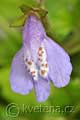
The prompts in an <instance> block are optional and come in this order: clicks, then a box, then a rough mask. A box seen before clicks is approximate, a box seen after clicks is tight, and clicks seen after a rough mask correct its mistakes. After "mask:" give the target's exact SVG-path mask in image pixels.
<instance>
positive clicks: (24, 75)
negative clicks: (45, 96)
mask: <svg viewBox="0 0 80 120" xmlns="http://www.w3.org/2000/svg"><path fill="white" fill-rule="evenodd" d="M10 80H11V88H12V90H13V91H15V92H17V93H20V94H28V93H29V92H30V91H31V90H32V88H33V82H32V78H31V77H30V75H29V73H28V72H27V69H26V67H25V64H24V58H23V48H22V49H21V50H20V51H19V52H18V53H17V54H16V55H15V57H14V59H13V62H12V67H11V74H10Z"/></svg>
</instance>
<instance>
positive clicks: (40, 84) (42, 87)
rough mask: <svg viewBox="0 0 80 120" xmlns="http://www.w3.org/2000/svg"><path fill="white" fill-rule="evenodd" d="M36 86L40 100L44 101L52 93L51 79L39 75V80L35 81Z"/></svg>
mask: <svg viewBox="0 0 80 120" xmlns="http://www.w3.org/2000/svg"><path fill="white" fill-rule="evenodd" d="M34 88H35V93H36V97H37V100H38V102H44V101H45V100H46V99H47V98H48V96H49V94H50V80H45V79H43V78H41V77H39V80H38V81H37V82H34Z"/></svg>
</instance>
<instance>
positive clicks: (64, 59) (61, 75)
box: [44, 37, 72, 88]
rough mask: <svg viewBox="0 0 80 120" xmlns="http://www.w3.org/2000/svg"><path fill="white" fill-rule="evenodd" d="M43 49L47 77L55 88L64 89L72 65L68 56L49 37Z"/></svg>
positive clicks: (68, 79)
mask: <svg viewBox="0 0 80 120" xmlns="http://www.w3.org/2000/svg"><path fill="white" fill-rule="evenodd" d="M46 39H47V40H46V41H45V43H44V44H45V47H46V51H47V55H48V64H49V77H50V79H51V80H52V82H53V83H54V85H55V86H56V87H59V88H60V87H64V86H66V85H67V84H68V83H69V81H70V74H71V72H72V65H71V63H70V58H69V56H68V54H67V53H66V52H65V51H64V50H63V48H61V47H60V46H59V45H58V44H57V43H55V42H54V41H52V40H51V39H50V38H49V37H47V38H46Z"/></svg>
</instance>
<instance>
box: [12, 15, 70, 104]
mask: <svg viewBox="0 0 80 120" xmlns="http://www.w3.org/2000/svg"><path fill="white" fill-rule="evenodd" d="M71 71H72V65H71V63H70V58H69V56H68V54H67V53H66V52H65V51H64V50H63V48H61V47H60V46H59V45H58V44H57V43H55V42H54V41H52V40H51V39H50V38H49V37H48V36H47V35H46V33H45V30H44V27H43V25H42V23H41V21H40V20H39V19H38V18H37V17H36V16H35V15H30V16H28V19H27V21H26V22H25V25H24V27H23V46H22V48H21V49H20V50H19V52H18V53H17V54H16V55H15V57H14V59H13V62H12V68H11V74H10V80H11V88H12V90H13V91H15V92H17V93H20V94H24V95H25V94H28V93H29V92H30V91H31V90H32V88H34V90H35V93H36V97H37V100H38V101H39V102H43V101H45V100H46V99H47V98H48V96H49V94H50V80H52V82H53V83H54V85H55V86H56V87H58V88H60V87H64V86H66V85H68V83H69V81H70V74H71Z"/></svg>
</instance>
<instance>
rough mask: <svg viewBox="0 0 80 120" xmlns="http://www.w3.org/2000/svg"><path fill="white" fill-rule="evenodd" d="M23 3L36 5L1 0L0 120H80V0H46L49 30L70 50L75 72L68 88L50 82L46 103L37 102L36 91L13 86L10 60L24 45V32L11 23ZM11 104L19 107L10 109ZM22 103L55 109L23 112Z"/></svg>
mask: <svg viewBox="0 0 80 120" xmlns="http://www.w3.org/2000/svg"><path fill="white" fill-rule="evenodd" d="M22 4H26V5H30V6H35V5H36V3H35V1H33V0H0V120H37V119H38V120H80V0H45V8H46V9H47V10H48V22H49V24H50V26H49V29H48V30H46V31H48V35H49V36H51V37H52V38H55V40H56V41H57V42H59V43H60V44H61V45H62V47H64V49H65V50H66V51H67V52H68V53H69V55H70V57H71V62H72V65H73V72H72V75H71V82H70V84H69V85H68V86H67V87H65V88H61V89H58V88H55V87H54V86H53V85H52V84H51V94H50V96H49V98H48V100H47V101H46V102H44V103H38V102H37V101H36V97H35V95H34V91H32V92H31V93H30V94H29V95H27V96H22V95H18V94H16V93H14V92H13V91H12V90H11V88H10V82H9V74H10V67H11V61H12V59H13V56H14V55H15V53H16V52H17V51H18V50H19V49H20V47H21V45H22V33H21V28H10V27H9V23H10V21H11V20H12V19H14V18H17V17H19V16H21V15H22V12H21V11H20V9H19V6H20V5H22ZM12 103H14V104H15V105H17V107H13V109H11V110H12V111H8V110H7V108H8V105H9V104H12ZM23 105H25V106H27V105H29V106H30V107H32V106H33V107H35V106H40V105H41V106H43V107H44V108H45V107H48V108H49V107H50V106H53V107H54V108H55V109H54V111H51V112H49V111H47V110H45V111H42V112H37V111H36V112H35V111H34V110H33V111H31V112H30V111H26V110H25V112H24V111H23ZM66 106H68V107H66ZM18 108H19V114H18ZM72 109H73V110H72ZM8 112H9V113H10V112H11V115H9V114H8Z"/></svg>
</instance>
